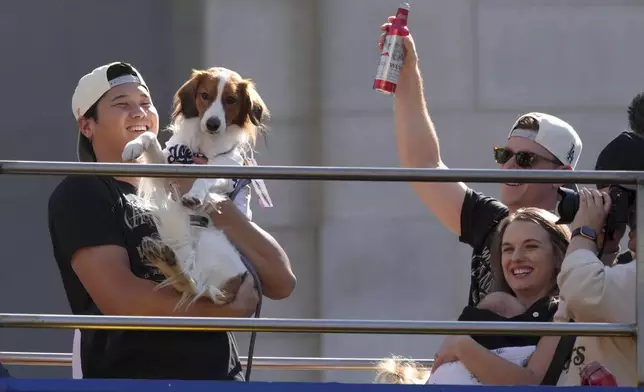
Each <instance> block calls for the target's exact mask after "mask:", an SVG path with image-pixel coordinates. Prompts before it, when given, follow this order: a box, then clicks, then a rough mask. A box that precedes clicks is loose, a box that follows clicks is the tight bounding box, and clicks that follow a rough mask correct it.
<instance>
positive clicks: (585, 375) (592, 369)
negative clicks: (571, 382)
mask: <svg viewBox="0 0 644 392" xmlns="http://www.w3.org/2000/svg"><path fill="white" fill-rule="evenodd" d="M579 377H580V379H581V385H582V386H603V387H616V386H617V380H616V379H615V376H613V374H612V373H611V372H609V371H608V369H606V368H605V367H603V366H602V365H600V364H599V363H597V362H595V361H593V362H591V363H589V364H588V365H586V367H584V368H583V369H581V370H580V371H579Z"/></svg>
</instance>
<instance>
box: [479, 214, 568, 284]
mask: <svg viewBox="0 0 644 392" xmlns="http://www.w3.org/2000/svg"><path fill="white" fill-rule="evenodd" d="M557 220H559V218H558V217H557V215H555V214H553V213H552V212H550V211H546V210H543V209H541V208H535V207H525V208H520V209H518V210H517V211H516V212H515V213H514V214H511V215H509V216H507V217H506V218H505V219H503V220H502V221H501V222H500V223H499V225H498V226H497V229H496V232H495V233H494V238H493V240H492V244H491V245H492V246H491V247H490V268H491V269H492V276H493V281H492V290H490V292H494V291H503V292H506V293H509V294H514V292H513V291H512V289H511V288H510V286H509V285H508V282H507V281H506V280H505V276H504V275H503V268H502V267H501V244H502V242H503V235H504V234H505V231H506V230H507V228H508V226H509V225H510V223H512V222H515V221H522V222H532V223H536V224H537V225H539V226H540V227H541V228H542V229H544V230H545V231H546V232H547V233H548V236H549V238H550V242H551V243H552V252H553V254H554V258H555V274H554V276H555V278H556V276H557V273H558V271H559V270H560V269H561V264H562V263H563V259H564V257H565V255H566V249H567V248H568V244H569V243H570V229H569V228H568V226H566V225H558V224H557ZM558 292H559V290H558V288H557V284H556V281H555V282H554V286H553V291H552V293H551V294H552V295H557V294H558Z"/></svg>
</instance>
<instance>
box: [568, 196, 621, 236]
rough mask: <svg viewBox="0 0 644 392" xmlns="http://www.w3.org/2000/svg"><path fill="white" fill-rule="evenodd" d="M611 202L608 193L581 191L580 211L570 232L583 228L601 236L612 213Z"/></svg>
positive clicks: (571, 225)
mask: <svg viewBox="0 0 644 392" xmlns="http://www.w3.org/2000/svg"><path fill="white" fill-rule="evenodd" d="M610 207H611V200H610V196H609V195H608V194H607V193H606V192H599V191H598V190H596V189H593V190H589V189H586V188H582V189H580V190H579V210H578V211H577V214H576V215H575V219H574V220H573V221H572V223H571V224H570V230H571V231H574V230H575V229H578V228H580V227H582V226H586V227H589V228H591V229H593V230H595V233H597V235H600V234H601V232H602V229H603V228H604V222H605V221H606V217H607V216H608V213H609V212H610Z"/></svg>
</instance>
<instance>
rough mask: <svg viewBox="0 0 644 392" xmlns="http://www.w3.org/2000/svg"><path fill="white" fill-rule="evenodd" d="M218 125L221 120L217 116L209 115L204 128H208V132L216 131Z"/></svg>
mask: <svg viewBox="0 0 644 392" xmlns="http://www.w3.org/2000/svg"><path fill="white" fill-rule="evenodd" d="M220 126H221V120H219V117H210V118H209V119H208V121H206V128H208V130H209V131H210V132H216V131H217V130H218V129H219V127H220Z"/></svg>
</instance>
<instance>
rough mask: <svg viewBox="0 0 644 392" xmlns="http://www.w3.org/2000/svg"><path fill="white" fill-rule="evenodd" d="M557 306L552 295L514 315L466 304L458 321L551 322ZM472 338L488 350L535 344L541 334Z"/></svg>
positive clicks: (474, 336) (477, 336) (478, 336)
mask: <svg viewBox="0 0 644 392" xmlns="http://www.w3.org/2000/svg"><path fill="white" fill-rule="evenodd" d="M557 306H558V304H557V302H556V301H554V300H553V298H552V297H544V298H541V299H540V300H538V301H537V302H535V303H534V304H533V305H532V306H530V308H528V309H527V310H526V311H525V312H523V313H521V314H519V315H517V316H514V317H503V316H500V315H498V314H496V313H494V312H492V311H491V310H487V309H479V308H476V307H474V306H466V307H465V308H464V309H463V312H462V313H461V315H460V316H459V318H458V321H502V322H551V321H552V320H553V318H554V317H555V313H556V312H557ZM472 339H474V340H475V341H476V342H477V343H479V344H480V345H481V346H483V347H485V348H487V349H488V350H495V349H497V348H503V347H522V346H535V345H536V344H537V343H539V340H540V339H541V336H531V335H472Z"/></svg>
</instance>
